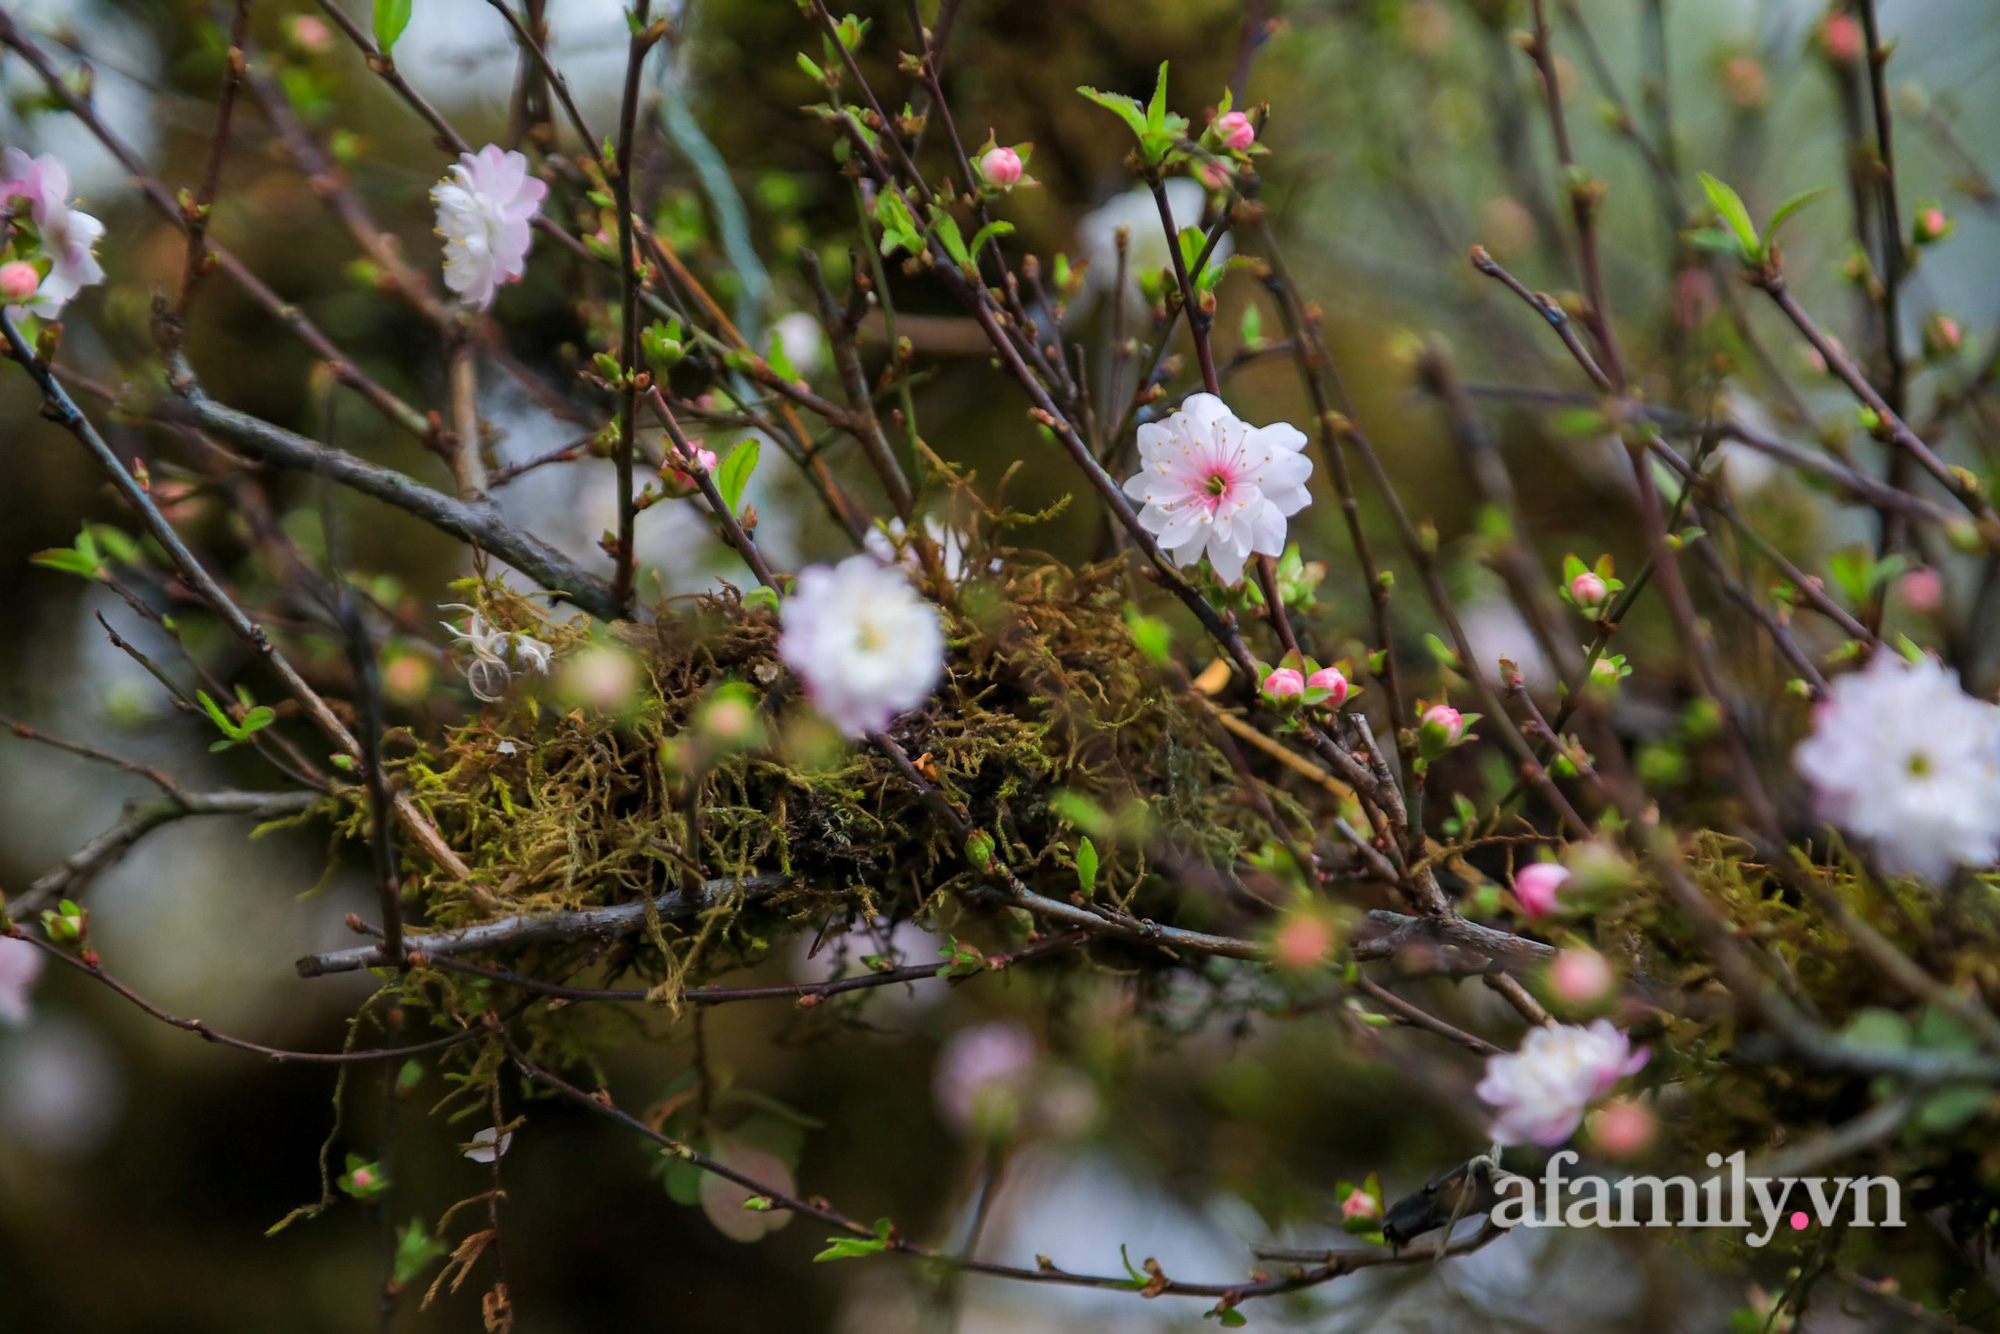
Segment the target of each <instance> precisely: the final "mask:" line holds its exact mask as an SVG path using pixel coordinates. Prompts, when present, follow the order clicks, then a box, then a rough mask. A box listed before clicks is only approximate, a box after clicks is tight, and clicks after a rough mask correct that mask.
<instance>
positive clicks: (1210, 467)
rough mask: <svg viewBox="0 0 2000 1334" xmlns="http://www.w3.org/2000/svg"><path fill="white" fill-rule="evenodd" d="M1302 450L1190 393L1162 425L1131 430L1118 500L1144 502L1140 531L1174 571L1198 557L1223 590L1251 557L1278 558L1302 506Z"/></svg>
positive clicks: (1287, 430)
mask: <svg viewBox="0 0 2000 1334" xmlns="http://www.w3.org/2000/svg"><path fill="white" fill-rule="evenodd" d="M1305 444H1306V438H1305V435H1304V434H1303V433H1302V432H1300V431H1299V429H1298V428H1297V427H1295V426H1289V425H1286V424H1285V423H1283V422H1278V423H1276V424H1274V425H1271V426H1265V427H1255V426H1252V425H1250V424H1249V423H1248V422H1245V421H1243V420H1241V419H1240V418H1238V417H1237V416H1236V414H1235V413H1233V412H1231V411H1230V410H1229V408H1228V406H1227V405H1226V404H1225V403H1223V401H1222V400H1221V399H1219V398H1217V397H1216V396H1215V395H1214V394H1190V395H1189V396H1188V398H1187V401H1186V402H1185V403H1183V404H1182V405H1181V407H1180V409H1179V410H1178V411H1176V412H1175V413H1173V414H1172V415H1171V416H1169V417H1168V418H1167V419H1166V420H1165V421H1160V422H1147V423H1145V424H1144V425H1142V426H1140V427H1139V465H1140V466H1139V471H1138V472H1136V473H1134V474H1132V476H1130V477H1129V478H1127V479H1126V480H1125V494H1126V495H1128V496H1130V497H1132V499H1134V500H1137V501H1142V502H1144V505H1145V508H1144V509H1142V510H1140V512H1139V524H1140V526H1141V527H1143V528H1144V529H1145V530H1146V531H1147V532H1149V533H1152V534H1154V535H1155V536H1156V537H1157V538H1158V539H1159V543H1160V547H1161V548H1162V549H1163V550H1164V551H1166V552H1167V554H1168V555H1170V556H1172V557H1173V558H1174V561H1175V563H1176V564H1179V565H1192V564H1194V563H1195V562H1196V561H1198V560H1200V559H1201V558H1202V557H1203V556H1204V555H1205V556H1207V557H1208V563H1209V567H1210V568H1211V569H1213V570H1214V571H1215V577H1216V578H1218V579H1220V580H1222V582H1224V583H1226V584H1233V583H1235V582H1237V581H1238V580H1239V579H1241V578H1242V577H1243V563H1244V562H1245V561H1246V560H1248V559H1249V557H1250V555H1251V554H1252V553H1253V552H1254V553H1258V554H1261V555H1266V556H1281V555H1283V554H1284V551H1285V520H1286V518H1287V517H1288V516H1290V515H1293V514H1297V513H1298V512H1299V511H1300V510H1302V509H1304V508H1305V507H1306V506H1307V505H1309V504H1311V503H1312V493H1311V492H1310V491H1308V490H1307V489H1306V479H1307V478H1308V477H1310V476H1312V460H1311V459H1310V458H1308V457H1306V455H1305V454H1304V453H1303V452H1302V451H1303V450H1304V449H1305Z"/></svg>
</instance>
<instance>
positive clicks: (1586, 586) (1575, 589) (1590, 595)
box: [1569, 570, 1611, 607]
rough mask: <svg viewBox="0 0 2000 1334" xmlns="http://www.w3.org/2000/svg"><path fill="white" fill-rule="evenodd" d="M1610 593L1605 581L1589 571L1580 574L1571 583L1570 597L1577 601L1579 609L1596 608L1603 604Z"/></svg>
mask: <svg viewBox="0 0 2000 1334" xmlns="http://www.w3.org/2000/svg"><path fill="white" fill-rule="evenodd" d="M1610 592H1611V590H1610V589H1609V588H1607V587H1605V584H1604V580H1603V579H1601V578H1600V577H1598V576H1597V575H1595V574H1592V573H1591V572H1590V571H1589V570H1584V571H1582V572H1580V573H1579V574H1578V575H1577V576H1576V578H1574V579H1572V580H1570V581H1569V595H1570V596H1571V597H1573V598H1575V599H1576V605H1577V606H1579V607H1595V606H1597V605H1598V604H1599V603H1601V602H1603V601H1604V599H1605V597H1606V596H1607V595H1608V594H1609V593H1610Z"/></svg>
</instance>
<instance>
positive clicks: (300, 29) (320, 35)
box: [288, 14, 333, 53]
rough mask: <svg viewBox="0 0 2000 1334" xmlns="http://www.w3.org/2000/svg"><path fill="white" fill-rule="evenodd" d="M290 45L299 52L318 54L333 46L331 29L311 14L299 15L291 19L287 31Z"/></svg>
mask: <svg viewBox="0 0 2000 1334" xmlns="http://www.w3.org/2000/svg"><path fill="white" fill-rule="evenodd" d="M288 31H289V32H290V33H291V38H292V44H293V45H294V46H296V47H298V48H299V50H301V51H311V52H314V53H318V52H321V51H324V50H326V49H327V48H328V47H330V46H332V45H333V29H331V28H329V27H327V26H326V23H325V22H324V21H323V20H321V19H317V18H314V17H313V16H312V15H311V14H300V15H297V16H296V17H294V18H293V19H292V22H291V26H290V28H289V30H288Z"/></svg>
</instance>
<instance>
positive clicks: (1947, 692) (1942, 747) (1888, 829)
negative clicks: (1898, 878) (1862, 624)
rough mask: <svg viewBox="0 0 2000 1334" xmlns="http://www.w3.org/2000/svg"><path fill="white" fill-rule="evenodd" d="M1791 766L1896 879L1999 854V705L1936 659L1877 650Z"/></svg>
mask: <svg viewBox="0 0 2000 1334" xmlns="http://www.w3.org/2000/svg"><path fill="white" fill-rule="evenodd" d="M1792 763H1793V765H1794V766H1795V767H1796V768H1797V769H1798V771H1799V773H1801V774H1802V775H1804V776H1805V778H1806V781H1808V782H1809V783H1811V784H1812V786H1813V794H1814V797H1815V803H1816V806H1817V809H1818V811H1819V814H1820V816H1821V817H1822V818H1823V819H1825V820H1827V821H1829V822H1830V823H1832V824H1835V825H1838V826H1839V827H1840V828H1842V829H1844V830H1846V831H1847V832H1848V833H1850V834H1852V835H1853V836H1854V837H1856V838H1858V839H1862V840H1864V841H1866V842H1867V843H1869V844H1870V845H1871V846H1872V847H1873V849H1874V852H1875V856H1876V858H1877V859H1878V860H1879V861H1880V862H1881V864H1882V867H1883V869H1885V870H1887V871H1888V872H1890V873H1891V874H1893V875H1902V874H1909V875H1915V876H1919V877H1921V878H1922V879H1925V880H1929V881H1932V882H1933V883H1936V882H1941V881H1944V880H1946V879H1948V878H1949V877H1950V875H1951V873H1952V868H1953V867H1955V866H1957V865H1960V864H1964V865H1968V866H1989V865H1991V864H1992V863H1993V862H1994V860H1995V859H1996V858H2000V709H1996V708H1995V707H1994V706H1993V705H1991V704H1988V703H1987V702H1986V701H1984V700H1980V699H1974V698H1973V697H1972V696H1970V695H1968V694H1966V693H1965V692H1964V691H1963V690H1961V689H1959V687H1958V674H1957V673H1955V672H1951V671H1947V670H1946V669H1945V668H1943V667H1941V666H1939V665H1938V664H1937V663H1936V662H1934V661H1932V660H1931V659H1929V658H1925V659H1924V660H1922V661H1921V662H1918V663H1914V664H1912V663H1909V662H1906V661H1905V660H1904V659H1902V658H1901V657H1899V656H1897V655H1896V654H1895V653H1893V652H1889V651H1886V650H1877V651H1876V654H1875V657H1874V659H1873V661H1871V662H1870V663H1869V664H1868V667H1867V670H1865V671H1861V672H1855V673H1852V674H1850V675H1848V676H1843V677H1841V678H1840V679H1838V680H1836V681H1835V682H1834V683H1833V684H1832V686H1831V687H1830V688H1829V690H1828V692H1827V697H1826V699H1825V700H1824V701H1822V702H1821V704H1820V705H1819V708H1818V711H1817V712H1816V713H1815V714H1814V717H1813V730H1812V735H1811V736H1810V737H1808V738H1806V740H1804V741H1803V742H1801V743H1800V744H1799V748H1798V749H1797V750H1795V751H1793V752H1792Z"/></svg>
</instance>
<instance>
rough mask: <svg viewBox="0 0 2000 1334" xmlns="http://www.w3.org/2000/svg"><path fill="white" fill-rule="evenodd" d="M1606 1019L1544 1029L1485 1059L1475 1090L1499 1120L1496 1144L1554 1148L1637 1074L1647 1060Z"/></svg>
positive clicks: (1643, 1050) (1495, 1124)
mask: <svg viewBox="0 0 2000 1334" xmlns="http://www.w3.org/2000/svg"><path fill="white" fill-rule="evenodd" d="M1650 1054H1651V1053H1649V1052H1648V1051H1647V1050H1646V1048H1644V1047H1641V1048H1640V1049H1639V1050H1638V1051H1636V1052H1635V1051H1633V1050H1632V1043H1631V1040H1630V1039H1629V1038H1627V1037H1626V1036H1625V1034H1624V1033H1622V1032H1620V1031H1619V1030H1618V1029H1617V1028H1616V1027H1614V1026H1613V1025H1612V1023H1611V1021H1610V1020H1609V1019H1599V1020H1598V1021H1597V1022H1596V1023H1594V1024H1592V1025H1591V1026H1590V1027H1588V1028H1581V1027H1578V1026H1577V1025H1575V1024H1556V1025H1544V1026H1542V1027H1540V1028H1537V1029H1535V1030H1533V1031H1532V1032H1530V1033H1529V1034H1528V1036H1527V1038H1526V1039H1524V1040H1523V1041H1522V1043H1521V1050H1520V1051H1518V1052H1514V1053H1512V1054H1504V1055H1500V1056H1489V1057H1488V1058H1487V1059H1486V1077H1485V1078H1484V1079H1482V1080H1480V1081H1479V1086H1478V1088H1477V1089H1476V1090H1475V1092H1477V1093H1478V1094H1479V1096H1480V1098H1482V1099H1483V1100H1484V1101H1486V1102H1487V1103H1489V1104H1490V1105H1491V1106H1492V1107H1493V1108H1494V1109H1495V1111H1496V1112H1498V1115H1497V1116H1496V1117H1495V1118H1494V1121H1493V1132H1492V1133H1493V1142H1494V1143H1496V1144H1539V1145H1541V1146H1543V1147H1544V1148H1553V1147H1554V1146H1555V1145H1558V1144H1560V1143H1562V1142H1563V1141H1564V1140H1566V1139H1568V1138H1569V1137H1570V1136H1571V1135H1573V1134H1575V1133H1576V1128H1577V1126H1578V1125H1580V1124H1582V1122H1583V1113H1584V1111H1585V1109H1587V1108H1588V1107H1589V1106H1590V1104H1591V1103H1593V1102H1595V1101H1597V1100H1598V1099H1599V1098H1601V1097H1603V1096H1604V1095H1605V1094H1607V1093H1609V1092H1611V1090H1612V1089H1613V1088H1615V1087H1617V1085H1618V1081H1619V1080H1621V1079H1623V1078H1624V1077H1625V1076H1626V1075H1629V1074H1631V1073H1633V1072H1634V1071H1636V1070H1638V1069H1639V1067H1641V1066H1643V1065H1644V1064H1645V1063H1646V1057H1647V1056H1648V1055H1650Z"/></svg>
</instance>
